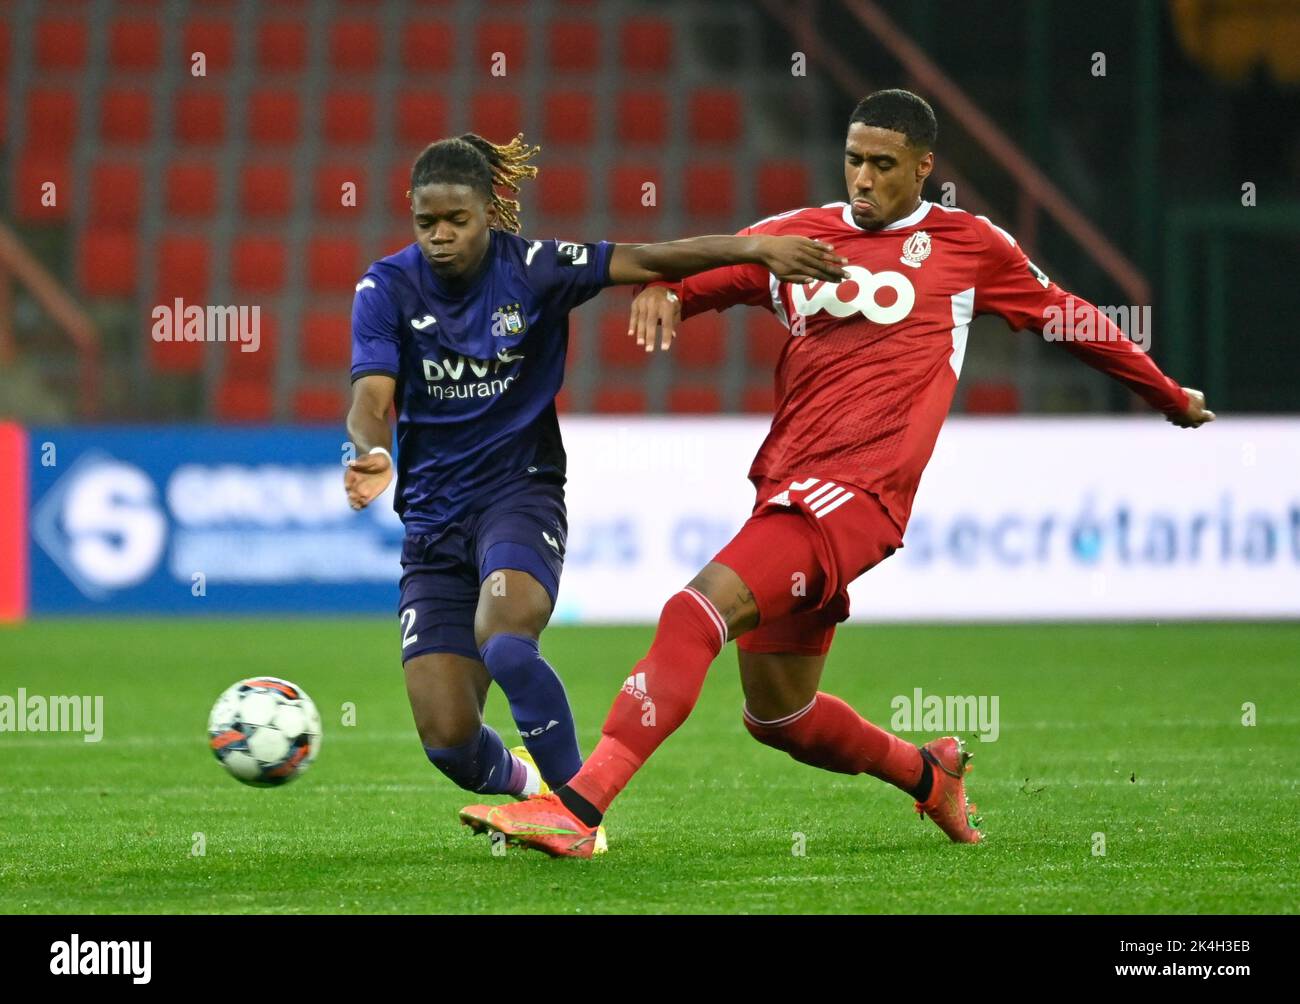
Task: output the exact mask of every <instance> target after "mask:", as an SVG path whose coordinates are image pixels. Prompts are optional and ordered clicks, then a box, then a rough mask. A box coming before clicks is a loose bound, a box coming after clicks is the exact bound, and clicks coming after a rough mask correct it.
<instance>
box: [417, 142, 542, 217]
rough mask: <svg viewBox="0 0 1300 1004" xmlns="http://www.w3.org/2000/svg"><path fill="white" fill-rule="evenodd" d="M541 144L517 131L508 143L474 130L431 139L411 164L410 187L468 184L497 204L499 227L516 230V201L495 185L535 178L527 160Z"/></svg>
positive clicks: (534, 169)
mask: <svg viewBox="0 0 1300 1004" xmlns="http://www.w3.org/2000/svg"><path fill="white" fill-rule="evenodd" d="M541 149H542V148H541V147H540V146H529V145H528V144H527V143H525V142H524V136H523V133H520V134H519V135H518V136H516V137H515V138H514V139H512V140H511V141H510V142H509V143H505V144H502V145H498V144H496V143H490V142H488V141H487V140H485V139H484V138H483V137H482V136H479V135H477V134H476V133H472V132H467V133H465V135H463V136H459V137H457V138H455V139H440V140H438V142H436V143H430V144H429V145H428V146H427V147H425V148H424V152H423V153H421V154H420V156H419V157H417V158H416V161H415V166H414V167H412V168H411V191H412V192H414V191H415V190H416V189H417V188H419V187H420V186H421V185H434V184H445V185H469V187H470V188H472V189H474V190H475V191H476V192H479V193H480V194H482V195H483V196H484V197H485V198H487V199H488V200H489V201H490V202H491V203H492V205H494V206H496V209H497V214H498V216H499V217H500V220H501V228H502V229H503V230H509V231H510V232H511V233H518V232H519V202H518V200H517V199H507V198H504V197H503V196H501V195H500V194H499V193H498V192H497V188H498V187H500V188H508V189H510V191H512V192H518V191H519V182H520V181H522V180H523V179H524V178H535V177H536V176H537V166H536V165H535V164H530V163H528V162H529V161H530V160H532V159H533V157H534V156H536V155H537V153H538V152H539V151H540V150H541Z"/></svg>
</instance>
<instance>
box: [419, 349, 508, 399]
mask: <svg viewBox="0 0 1300 1004" xmlns="http://www.w3.org/2000/svg"><path fill="white" fill-rule="evenodd" d="M523 358H524V356H523V353H521V352H513V351H511V350H510V349H499V350H498V351H497V357H496V358H495V359H471V358H470V357H469V356H462V355H460V354H457V355H455V356H451V357H444V358H443V359H441V360H438V359H425V360H422V361H423V363H424V380H425V384H426V386H427V388H428V391H429V396H430V397H436V398H439V399H443V398H449V397H491V396H492V395H494V394H500V393H501V392H502V391H504V390H505V389H506V388H507V387H509V386H510V385H511V384H512V383H514V381H515V377H517V376H518V375H519V374H518V373H517V372H516V373H511V374H510V375H509V376H507V377H496V378H495V379H492V380H485V379H484V377H486V376H487V375H488V374H489V373H491V374H493V375H494V376H495V374H497V373H500V372H501V367H502V366H506V365H508V364H510V363H516V362H519V360H521V359H523ZM462 378H463V379H464V380H466V381H474V382H467V383H462V382H461V381H462ZM448 384H449V385H448Z"/></svg>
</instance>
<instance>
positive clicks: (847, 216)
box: [840, 199, 930, 233]
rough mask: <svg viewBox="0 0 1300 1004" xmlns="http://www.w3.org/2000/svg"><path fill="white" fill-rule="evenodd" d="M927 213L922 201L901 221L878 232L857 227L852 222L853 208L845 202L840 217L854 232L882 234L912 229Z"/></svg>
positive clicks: (928, 207)
mask: <svg viewBox="0 0 1300 1004" xmlns="http://www.w3.org/2000/svg"><path fill="white" fill-rule="evenodd" d="M929 211H930V203H929V201H928V200H926V199H922V200H921V204H920V205H919V206H917V207H916V209H914V210H913V211H912V212H911V213H909V214H908V215H907V216H904V217H903V218H902V219H901V220H895V221H894V222H893V223H891V224H889V226H887V227H881V228H880V229H879V230H866V229H864V228H863V227H860V226H858V225H857V223H855V222H854V220H853V207H852V206H851V205H850V204H849V203H847V202H846V203H844V210H843V212H841V213H840V216H841V217H842V218H843V220H844V222H845V223H847V224H848V225H849V226H851V227H852V228H853V229H854V230H862V231H863V233H884V232H885V231H886V230H903V229H905V228H906V227H914V226H916V225H917V224H918V223H920V222H921V221H922V220H923V219H925V214H926V213H928V212H929Z"/></svg>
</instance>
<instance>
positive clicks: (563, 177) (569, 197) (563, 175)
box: [537, 164, 591, 217]
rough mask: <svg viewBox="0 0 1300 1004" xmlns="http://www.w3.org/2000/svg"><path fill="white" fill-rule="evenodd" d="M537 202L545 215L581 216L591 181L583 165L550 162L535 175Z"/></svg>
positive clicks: (583, 212) (584, 209)
mask: <svg viewBox="0 0 1300 1004" xmlns="http://www.w3.org/2000/svg"><path fill="white" fill-rule="evenodd" d="M537 183H538V199H537V204H538V206H539V207H540V208H541V211H542V212H543V213H545V214H546V215H547V216H565V217H572V216H582V215H583V214H585V213H586V212H587V193H588V191H589V190H590V188H591V181H590V179H589V178H588V176H587V169H586V168H585V167H570V166H567V165H563V164H552V165H551V166H550V167H547V168H546V169H545V170H543V171H540V172H539V173H538V175H537Z"/></svg>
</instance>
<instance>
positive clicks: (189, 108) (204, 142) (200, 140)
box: [172, 91, 226, 146]
mask: <svg viewBox="0 0 1300 1004" xmlns="http://www.w3.org/2000/svg"><path fill="white" fill-rule="evenodd" d="M172 136H173V137H175V139H176V140H177V141H178V142H180V143H181V144H183V145H189V146H216V145H218V144H220V143H222V142H224V141H225V138H226V96H225V95H224V94H222V93H221V92H219V91H186V92H182V93H180V94H178V95H177V96H176V103H175V104H174V105H173V106H172Z"/></svg>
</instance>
